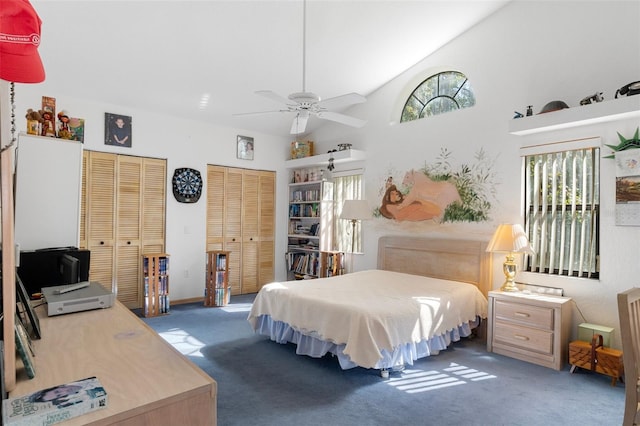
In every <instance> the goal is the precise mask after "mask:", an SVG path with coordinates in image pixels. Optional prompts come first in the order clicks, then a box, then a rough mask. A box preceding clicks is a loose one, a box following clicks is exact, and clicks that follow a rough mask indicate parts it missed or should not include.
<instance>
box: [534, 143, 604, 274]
mask: <svg viewBox="0 0 640 426" xmlns="http://www.w3.org/2000/svg"><path fill="white" fill-rule="evenodd" d="M599 175H600V149H599V148H598V147H587V148H579V149H570V150H566V151H560V152H552V153H537V154H532V155H526V156H525V229H526V232H527V235H528V237H529V241H530V243H531V246H532V247H533V249H534V250H535V254H533V255H530V256H528V258H527V260H526V262H525V270H527V271H530V272H539V273H547V274H555V275H566V276H576V277H588V278H597V277H598V264H597V260H598V254H599V247H598V236H599V226H598V223H599Z"/></svg>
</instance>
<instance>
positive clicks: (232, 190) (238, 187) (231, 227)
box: [224, 168, 243, 295]
mask: <svg viewBox="0 0 640 426" xmlns="http://www.w3.org/2000/svg"><path fill="white" fill-rule="evenodd" d="M242 175H243V171H242V169H234V168H227V172H226V180H225V196H224V210H225V213H224V218H225V226H224V249H225V250H227V251H230V252H231V254H230V256H229V285H230V286H231V294H233V295H235V294H242V286H241V274H242V267H241V262H240V260H241V258H242Z"/></svg>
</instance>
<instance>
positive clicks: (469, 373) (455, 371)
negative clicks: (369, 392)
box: [387, 362, 496, 393]
mask: <svg viewBox="0 0 640 426" xmlns="http://www.w3.org/2000/svg"><path fill="white" fill-rule="evenodd" d="M495 378H496V376H494V375H492V374H489V373H485V372H483V371H479V370H476V369H474V368H469V367H465V366H464V365H459V364H456V363H454V362H452V363H451V364H449V367H447V368H444V369H443V370H442V371H438V370H430V371H424V370H416V369H410V370H403V371H402V373H401V377H392V378H390V379H389V380H388V381H387V384H388V385H389V386H393V387H395V388H396V389H398V390H401V391H404V392H407V393H418V392H427V391H432V390H437V389H442V388H447V387H451V386H459V385H466V384H470V383H471V382H477V381H480V380H487V379H495Z"/></svg>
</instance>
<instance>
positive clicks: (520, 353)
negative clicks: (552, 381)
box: [487, 291, 571, 370]
mask: <svg viewBox="0 0 640 426" xmlns="http://www.w3.org/2000/svg"><path fill="white" fill-rule="evenodd" d="M570 301H571V298H569V297H562V296H546V295H538V294H529V293H520V292H509V293H507V292H501V291H490V292H489V323H488V325H487V351H489V352H495V353H498V354H501V355H506V356H509V357H512V358H516V359H519V360H522V361H527V362H531V363H534V364H538V365H542V366H544V367H549V368H553V369H556V370H562V368H563V367H564V366H565V365H566V364H567V362H568V352H567V351H568V349H567V348H568V344H569V336H570V333H569V331H570V327H571V304H570V303H569V302H570Z"/></svg>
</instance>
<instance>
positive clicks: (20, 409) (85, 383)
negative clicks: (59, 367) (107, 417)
mask: <svg viewBox="0 0 640 426" xmlns="http://www.w3.org/2000/svg"><path fill="white" fill-rule="evenodd" d="M106 406H107V392H106V391H105V389H104V387H103V386H102V384H101V383H100V381H99V380H98V379H97V378H96V377H88V378H86V379H82V380H78V381H75V382H70V383H65V384H62V385H58V386H53V387H51V388H47V389H41V390H39V391H36V392H33V393H30V394H27V395H23V396H19V397H15V398H9V399H5V400H4V401H2V424H3V425H7V426H9V425H11V426H18V425H21V426H22V425H25V426H27V425H28V426H35V425H52V424H56V423H59V422H63V421H65V420H69V419H71V418H73V417H77V416H80V415H82V414H87V413H90V412H93V411H96V410H100V409H102V408H105V407H106Z"/></svg>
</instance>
